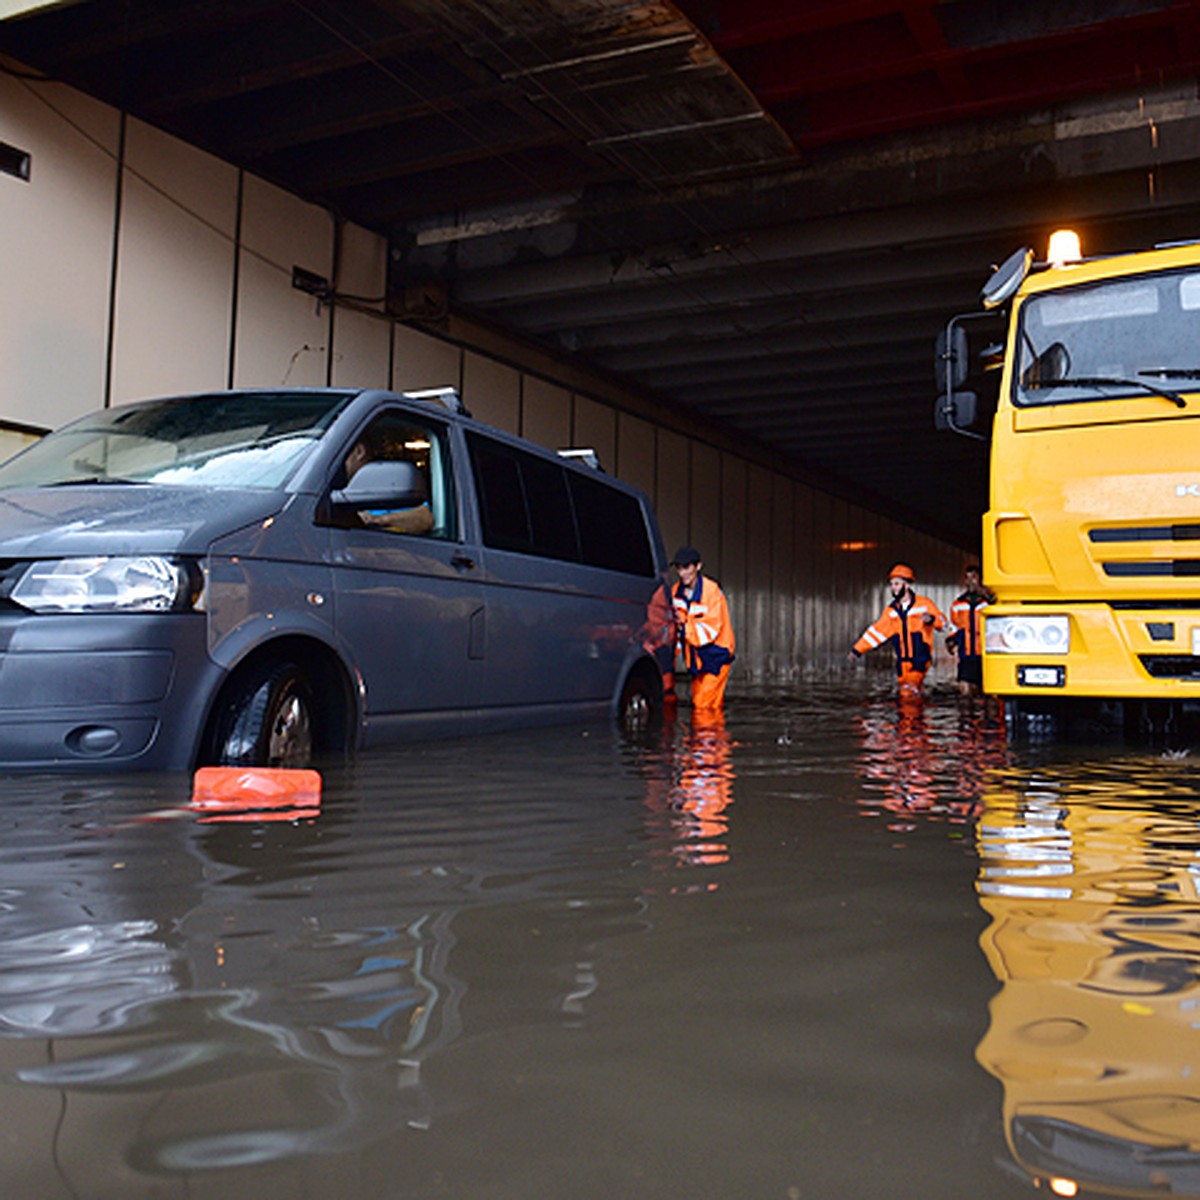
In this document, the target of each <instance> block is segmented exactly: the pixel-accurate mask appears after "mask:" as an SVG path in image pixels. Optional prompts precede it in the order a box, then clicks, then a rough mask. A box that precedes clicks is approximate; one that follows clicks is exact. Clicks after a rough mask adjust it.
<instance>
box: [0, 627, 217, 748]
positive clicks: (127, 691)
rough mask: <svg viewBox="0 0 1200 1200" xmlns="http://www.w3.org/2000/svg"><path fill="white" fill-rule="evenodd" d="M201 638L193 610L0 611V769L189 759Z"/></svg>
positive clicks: (201, 696) (211, 678)
mask: <svg viewBox="0 0 1200 1200" xmlns="http://www.w3.org/2000/svg"><path fill="white" fill-rule="evenodd" d="M206 637H207V624H206V618H205V616H204V615H203V614H202V613H136V614H122V613H103V614H86V615H76V614H57V613H56V614H46V615H33V614H29V613H23V612H21V613H15V612H12V611H7V612H4V613H0V771H8V770H26V769H42V770H64V769H77V768H91V769H115V768H123V769H137V770H186V769H188V768H190V767H191V765H192V761H193V758H194V756H195V752H196V747H197V745H198V740H199V737H200V733H201V730H202V728H203V724H204V721H205V718H206V714H207V710H208V703H209V698H210V697H211V696H212V695H213V694H214V693H215V689H216V687H217V684H218V683H219V681H220V678H221V676H222V672H221V670H220V668H219V667H218V666H217V664H216V663H214V662H213V661H212V659H211V658H209V656H208V653H207V650H206Z"/></svg>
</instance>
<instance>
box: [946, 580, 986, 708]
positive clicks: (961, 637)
mask: <svg viewBox="0 0 1200 1200" xmlns="http://www.w3.org/2000/svg"><path fill="white" fill-rule="evenodd" d="M963 584H964V585H965V590H964V591H963V592H962V594H961V595H960V596H959V597H958V599H956V600H955V601H954V603H953V604H952V605H950V620H951V621H952V622H953V623H954V632H953V633H952V634H951V635H950V636H949V637H948V638H947V639H946V645H947V647H948V648H949V650H950V653H951V654H953V655H955V656H956V657H957V659H958V672H957V674H958V691H959V694H960V695H963V696H975V695H978V693H979V692H980V691H982V689H983V609H984V608H985V607H986V606H987V605H989V604H994V603H995V602H996V597H995V596H994V595H993V594H992V592H991V590H990V589H988V588H985V587H984V586H983V580H982V577H981V575H980V571H979V567H978V566H977V565H976V564H975V563H971V564H970V565H969V566H967V567H964V568H963Z"/></svg>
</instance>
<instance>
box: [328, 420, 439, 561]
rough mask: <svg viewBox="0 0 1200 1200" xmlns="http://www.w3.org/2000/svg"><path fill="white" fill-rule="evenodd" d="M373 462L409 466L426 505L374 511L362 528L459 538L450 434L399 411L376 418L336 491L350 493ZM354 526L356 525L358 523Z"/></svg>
mask: <svg viewBox="0 0 1200 1200" xmlns="http://www.w3.org/2000/svg"><path fill="white" fill-rule="evenodd" d="M368 462H408V463H412V464H413V466H415V467H416V468H417V471H418V473H419V477H420V480H421V481H422V482H423V484H424V489H423V490H424V499H423V501H422V502H421V503H419V504H417V505H414V506H411V507H406V508H400V509H395V508H371V509H366V510H363V511H360V512H359V513H358V514H357V523H358V524H360V525H362V526H365V527H367V528H371V529H381V530H384V531H386V532H389V533H407V534H417V535H420V536H423V537H434V538H447V539H453V538H454V537H455V536H456V535H457V532H458V524H457V520H456V511H455V503H454V484H453V478H454V477H453V472H452V471H451V469H450V452H449V443H448V440H447V437H446V431H445V429H444V428H443V427H442V426H440V425H437V424H432V423H428V424H427V423H425V422H423V421H419V420H416V419H414V418H413V416H412V415H411V414H409V413H405V412H399V411H393V412H385V413H382V414H381V415H380V416H378V417H376V418H375V419H374V420H373V421H372V422H371V423H370V424H369V425H368V426H367V427H366V428H365V429H363V430H362V431H361V432H360V433H359V434H358V435H357V436H356V437H355V438H354V440H353V441H352V442H351V443H350V446H349V448H348V450H347V452H346V455H345V457H344V458H343V460H342V464H341V467H340V468H339V470H338V472H337V474H336V476H335V477H334V481H333V483H334V487H335V488H336V487H344V486H345V485H346V484H347V483H348V482H349V480H350V477H351V476H352V475H353V474H354V473H355V472H356V471H357V470H358V469H359V468H360V467H361V466H362V465H363V464H364V463H368ZM352 523H353V522H352Z"/></svg>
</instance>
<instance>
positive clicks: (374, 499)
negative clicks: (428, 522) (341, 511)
mask: <svg viewBox="0 0 1200 1200" xmlns="http://www.w3.org/2000/svg"><path fill="white" fill-rule="evenodd" d="M428 499H429V496H428V492H427V489H426V487H425V477H424V476H423V475H422V474H421V471H420V469H419V468H418V467H417V465H416V463H411V462H407V461H405V460H403V459H398V460H392V461H380V462H369V463H363V465H362V466H361V467H359V469H358V470H357V471H355V472H354V475H353V477H352V478H351V480H350V482H349V483H347V484H346V486H345V487H344V488H338V489H337V490H336V491H335V492H333V493H332V495H331V496H330V497H329V500H330V503H331V504H332V505H333V506H334V507H335V508H353V509H362V508H388V509H401V508H416V506H417V505H418V504H424V503H425V502H426V500H428Z"/></svg>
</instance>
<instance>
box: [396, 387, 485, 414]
mask: <svg viewBox="0 0 1200 1200" xmlns="http://www.w3.org/2000/svg"><path fill="white" fill-rule="evenodd" d="M404 395H405V396H407V397H408V398H409V399H410V400H425V401H427V402H428V403H430V404H440V405H441V406H442V407H443V408H448V409H449V410H450V411H451V412H452V413H462V415H463V416H464V417H469V416H470V415H471V414H470V413H469V412H467V406H466V405H465V404H464V403H463V402H462V397H461V396H460V395H459V394H458V388H456V387H435V388H421V389H419V390H418V391H415V392H405V393H404Z"/></svg>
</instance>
